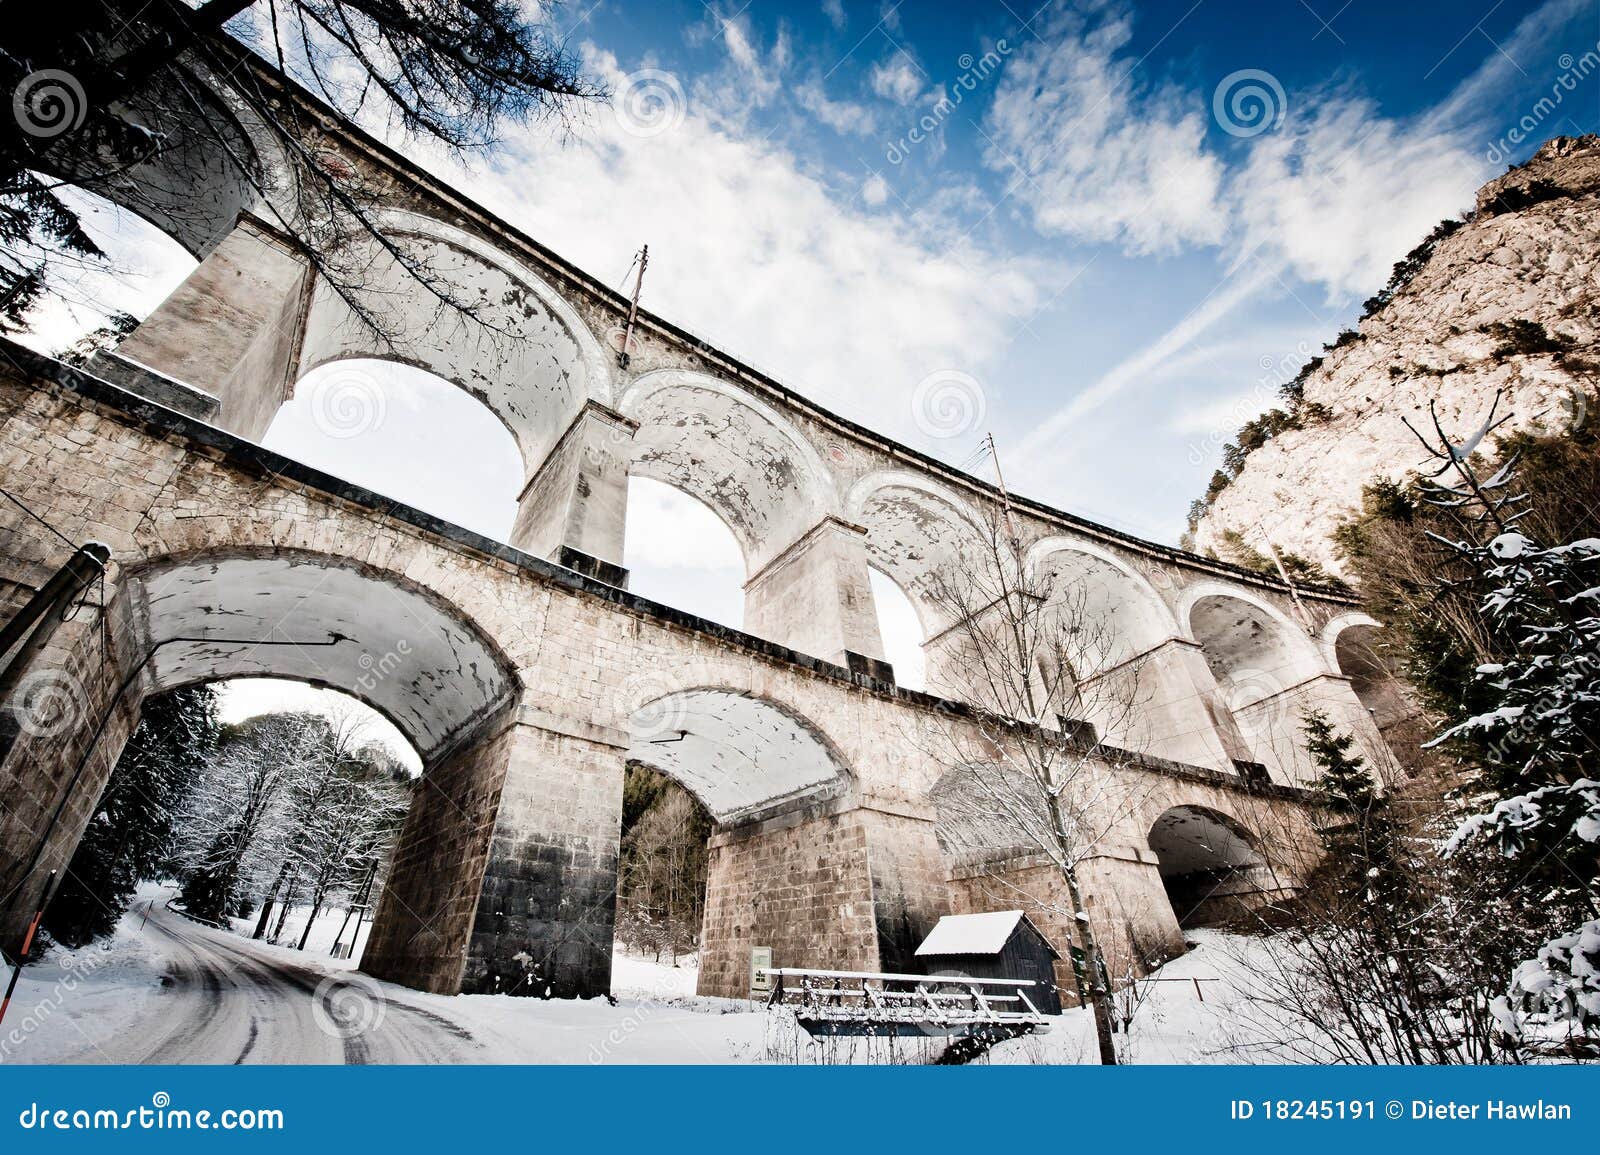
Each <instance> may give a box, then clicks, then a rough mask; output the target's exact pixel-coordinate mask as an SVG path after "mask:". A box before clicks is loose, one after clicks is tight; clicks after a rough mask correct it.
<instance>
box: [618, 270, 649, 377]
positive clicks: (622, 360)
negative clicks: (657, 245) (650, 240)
mask: <svg viewBox="0 0 1600 1155" xmlns="http://www.w3.org/2000/svg"><path fill="white" fill-rule="evenodd" d="M633 263H634V264H636V265H638V266H639V275H638V277H637V278H635V279H634V282H633V300H632V302H631V303H630V304H629V305H628V327H627V329H625V330H624V331H623V334H622V348H621V349H619V350H617V364H618V365H621V366H622V367H623V368H624V369H626V368H627V367H628V361H629V360H630V359H631V358H630V356H629V354H628V346H629V345H631V344H633V326H634V323H635V322H636V321H638V319H639V291H640V290H641V289H643V288H644V270H645V267H646V266H647V265H649V264H650V246H649V245H645V246H644V247H643V248H642V249H640V250H639V255H638V256H636V257H634V258H633Z"/></svg>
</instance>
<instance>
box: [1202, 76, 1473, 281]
mask: <svg viewBox="0 0 1600 1155" xmlns="http://www.w3.org/2000/svg"><path fill="white" fill-rule="evenodd" d="M1489 175H1490V172H1489V169H1488V165H1487V163H1486V162H1485V161H1483V160H1482V159H1481V158H1480V157H1477V156H1475V155H1474V154H1473V153H1472V151H1471V150H1470V149H1469V148H1468V147H1467V146H1466V145H1465V144H1464V143H1463V141H1462V140H1461V138H1460V136H1459V135H1456V134H1453V133H1449V132H1445V131H1441V130H1438V129H1436V128H1433V127H1432V126H1431V125H1428V124H1422V125H1416V126H1413V125H1408V124H1405V123H1401V122H1397V121H1394V120H1386V119H1384V118H1383V117H1382V116H1380V115H1379V114H1378V110H1377V108H1376V106H1375V105H1373V104H1372V103H1371V102H1370V101H1367V100H1361V99H1355V98H1342V97H1333V98H1329V99H1326V100H1323V101H1321V102H1314V101H1313V102H1307V103H1306V104H1305V105H1304V106H1303V107H1302V108H1298V109H1296V108H1291V110H1290V114H1289V116H1288V117H1287V118H1286V120H1285V123H1284V125H1283V127H1282V128H1280V129H1279V130H1278V131H1276V132H1273V133H1270V134H1267V135H1263V136H1261V137H1258V138H1256V139H1255V140H1254V141H1253V142H1252V145H1251V148H1250V152H1249V159H1248V160H1247V161H1246V163H1245V165H1244V167H1243V168H1242V169H1241V170H1240V172H1239V173H1238V175H1237V177H1236V178H1235V179H1234V180H1233V181H1232V183H1231V196H1232V200H1233V204H1234V212H1235V214H1236V218H1237V222H1238V237H1239V242H1238V243H1239V245H1240V246H1241V248H1242V249H1243V250H1244V251H1246V252H1255V253H1258V254H1259V255H1261V256H1263V257H1265V258H1267V259H1269V260H1275V261H1281V262H1282V264H1284V265H1285V266H1287V268H1288V269H1289V270H1290V271H1291V272H1292V273H1293V274H1294V275H1296V276H1298V277H1300V278H1301V279H1303V280H1306V281H1310V282H1312V283H1315V284H1318V285H1321V286H1322V287H1323V288H1324V289H1325V290H1326V292H1327V295H1328V297H1329V299H1330V300H1333V299H1335V298H1338V297H1341V296H1347V295H1366V294H1370V293H1372V292H1373V291H1375V290H1376V289H1378V288H1379V287H1380V286H1382V284H1383V283H1384V281H1385V280H1387V279H1388V275H1389V270H1390V267H1391V266H1392V265H1393V264H1394V262H1395V261H1397V260H1399V259H1400V258H1401V257H1403V256H1404V255H1405V254H1406V253H1407V252H1408V251H1410V249H1411V248H1412V247H1413V246H1415V245H1416V244H1417V242H1418V241H1420V240H1421V239H1422V238H1423V237H1425V236H1427V234H1428V233H1429V231H1431V230H1432V228H1433V226H1434V225H1436V224H1438V223H1439V221H1440V220H1441V219H1443V218H1444V217H1447V216H1451V215H1453V214H1456V213H1459V212H1460V211H1461V210H1462V209H1463V208H1464V207H1468V206H1470V205H1471V203H1472V198H1473V193H1474V192H1475V190H1476V189H1477V187H1478V186H1479V185H1480V184H1482V183H1483V181H1484V180H1486V179H1487V178H1488V177H1489Z"/></svg>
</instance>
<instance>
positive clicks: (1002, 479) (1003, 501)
mask: <svg viewBox="0 0 1600 1155" xmlns="http://www.w3.org/2000/svg"><path fill="white" fill-rule="evenodd" d="M983 439H984V441H985V442H987V443H988V446H989V456H990V457H992V458H994V479H995V481H996V483H997V484H998V485H999V486H1000V508H1001V509H1002V510H1003V511H1004V513H1005V518H1006V532H1007V533H1008V534H1010V535H1011V550H1012V552H1013V553H1015V554H1017V555H1018V556H1019V557H1020V555H1021V553H1022V538H1021V536H1020V535H1019V534H1018V533H1017V523H1016V520H1015V519H1014V518H1013V517H1012V516H1011V493H1010V491H1009V490H1007V489H1006V475H1005V474H1004V473H1002V472H1000V450H999V449H997V448H996V447H995V444H994V434H993V433H986V434H984V436H983Z"/></svg>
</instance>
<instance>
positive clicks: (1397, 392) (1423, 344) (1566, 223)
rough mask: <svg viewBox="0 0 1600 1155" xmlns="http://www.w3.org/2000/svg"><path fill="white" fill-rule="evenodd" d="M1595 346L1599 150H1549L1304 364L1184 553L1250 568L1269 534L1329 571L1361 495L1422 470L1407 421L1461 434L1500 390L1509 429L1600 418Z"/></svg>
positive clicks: (1415, 258)
mask: <svg viewBox="0 0 1600 1155" xmlns="http://www.w3.org/2000/svg"><path fill="white" fill-rule="evenodd" d="M1375 211H1377V207H1376V206H1375ZM1597 338H1600V138H1597V137H1595V136H1585V137H1579V138H1571V137H1558V138H1556V139H1554V140H1551V141H1548V142H1547V143H1546V144H1545V145H1544V146H1543V147H1542V148H1540V149H1539V151H1538V152H1537V153H1536V154H1535V155H1534V156H1533V157H1532V158H1531V159H1530V160H1529V161H1528V162H1527V163H1526V164H1523V165H1521V166H1519V167H1517V168H1514V169H1512V170H1511V171H1510V172H1508V173H1506V174H1505V175H1504V176H1502V177H1500V178H1498V179H1496V180H1494V181H1491V182H1490V183H1489V184H1487V185H1485V186H1484V187H1483V188H1482V189H1481V190H1479V193H1478V199H1477V206H1476V209H1475V210H1474V212H1473V213H1472V214H1470V215H1469V216H1468V218H1467V219H1466V220H1465V221H1463V222H1461V223H1460V224H1459V226H1457V225H1455V223H1454V222H1447V223H1446V224H1445V225H1444V226H1441V228H1440V229H1439V230H1438V231H1436V232H1435V234H1434V235H1433V237H1431V238H1429V240H1428V241H1427V242H1425V243H1424V244H1423V245H1422V246H1421V247H1419V249H1418V250H1417V251H1416V252H1414V253H1413V254H1412V255H1411V257H1409V258H1408V259H1407V261H1404V262H1402V263H1401V264H1400V265H1397V266H1396V274H1395V278H1394V280H1392V281H1391V283H1390V289H1388V290H1385V291H1384V292H1383V293H1380V294H1379V295H1378V297H1376V298H1374V299H1373V300H1372V301H1370V302H1368V315H1367V316H1366V317H1365V319H1363V321H1362V322H1361V324H1360V326H1359V328H1358V329H1357V330H1355V331H1352V332H1348V333H1345V334H1341V335H1340V337H1339V338H1338V339H1337V340H1336V341H1335V342H1334V343H1333V344H1332V345H1331V346H1329V348H1328V349H1326V350H1325V351H1324V355H1323V357H1322V358H1321V359H1320V362H1317V361H1314V362H1313V363H1312V364H1311V366H1310V367H1309V371H1307V372H1305V373H1304V374H1303V375H1302V377H1301V379H1300V380H1299V382H1298V383H1297V384H1296V385H1294V386H1292V387H1291V389H1290V390H1289V392H1290V394H1291V396H1290V397H1288V398H1287V400H1286V405H1285V408H1284V410H1283V411H1282V412H1280V413H1278V414H1275V415H1274V414H1269V415H1268V416H1267V418H1265V419H1263V420H1262V421H1259V422H1255V423H1253V424H1252V426H1247V427H1246V429H1244V430H1242V431H1241V437H1240V439H1239V442H1238V446H1236V447H1232V449H1231V452H1230V465H1231V466H1232V469H1231V470H1230V469H1225V474H1224V476H1222V477H1220V478H1219V479H1216V480H1214V481H1213V484H1212V487H1211V488H1212V492H1211V493H1210V494H1209V495H1208V499H1209V507H1208V508H1206V509H1205V512H1204V514H1203V516H1201V517H1199V519H1198V520H1197V521H1195V522H1194V523H1193V545H1194V548H1195V549H1197V550H1199V551H1200V552H1212V553H1215V554H1216V555H1217V556H1219V557H1223V558H1225V559H1227V560H1234V561H1246V563H1247V564H1248V562H1249V560H1250V559H1248V558H1243V557H1240V556H1239V554H1240V551H1241V548H1243V550H1244V551H1245V552H1249V549H1250V547H1252V546H1253V547H1257V548H1259V547H1260V546H1261V545H1262V541H1261V538H1262V534H1263V528H1262V527H1265V532H1266V533H1267V534H1268V535H1270V537H1271V539H1272V544H1273V545H1274V546H1275V547H1276V548H1277V549H1278V550H1279V551H1288V552H1292V553H1294V554H1298V555H1300V556H1301V557H1303V558H1305V559H1307V560H1308V561H1311V562H1314V563H1316V564H1317V565H1319V566H1321V567H1322V568H1323V569H1325V570H1326V571H1327V572H1329V573H1331V574H1338V573H1339V572H1340V568H1341V567H1340V561H1339V558H1338V557H1337V556H1336V554H1335V552H1334V550H1333V547H1332V545H1331V543H1330V540H1329V535H1330V534H1331V533H1332V531H1333V529H1334V528H1335V526H1337V525H1338V524H1339V523H1340V522H1341V521H1342V520H1344V519H1345V518H1346V517H1348V516H1349V515H1350V514H1351V513H1352V512H1353V511H1354V510H1356V509H1357V508H1358V507H1359V505H1360V501H1361V490H1362V487H1363V486H1365V485H1366V484H1368V483H1369V482H1370V481H1371V480H1372V479H1374V478H1376V477H1380V476H1382V477H1388V478H1391V479H1395V480H1398V479H1400V478H1402V477H1403V476H1405V475H1406V474H1407V473H1408V472H1411V471H1413V470H1415V469H1416V467H1417V466H1418V464H1419V463H1420V462H1421V460H1422V458H1423V454H1422V451H1421V447H1420V446H1419V445H1418V443H1417V441H1416V439H1415V438H1414V437H1413V436H1412V435H1411V433H1410V432H1408V431H1407V429H1406V427H1405V425H1404V424H1403V423H1402V418H1409V419H1410V420H1411V421H1412V423H1413V424H1417V423H1418V422H1421V423H1422V424H1421V425H1420V426H1419V427H1421V428H1427V427H1428V421H1429V419H1428V412H1427V410H1428V404H1429V402H1433V403H1434V406H1435V409H1436V411H1437V413H1438V415H1439V418H1440V422H1441V424H1442V425H1443V427H1444V429H1445V431H1446V432H1447V433H1450V434H1452V435H1457V436H1459V435H1461V434H1464V433H1465V432H1467V431H1469V430H1470V429H1472V428H1475V427H1476V426H1477V425H1478V424H1480V422H1481V420H1482V418H1483V415H1484V414H1485V413H1486V412H1487V410H1488V407H1489V405H1490V403H1491V401H1492V400H1493V398H1494V394H1495V390H1497V389H1498V390H1501V391H1502V392H1503V394H1504V400H1503V401H1502V402H1501V412H1502V413H1504V412H1506V411H1508V410H1509V411H1510V412H1512V413H1514V414H1515V417H1514V419H1513V420H1512V421H1511V422H1510V423H1508V424H1507V426H1506V427H1505V431H1509V430H1512V429H1519V428H1528V427H1539V428H1542V429H1545V430H1557V429H1563V428H1568V429H1570V428H1571V427H1572V426H1573V425H1574V423H1576V422H1581V421H1585V420H1600V412H1596V411H1595V408H1594V396H1595V391H1596V388H1597V384H1600V348H1597ZM1295 394H1297V395H1295ZM1228 472H1233V473H1234V476H1233V479H1232V481H1231V482H1229V481H1228V480H1227V477H1226V473H1228ZM1196 508H1197V511H1198V510H1199V508H1200V506H1199V504H1198V503H1197V507H1196ZM1241 539H1242V541H1243V543H1246V544H1245V545H1243V546H1242V547H1241Z"/></svg>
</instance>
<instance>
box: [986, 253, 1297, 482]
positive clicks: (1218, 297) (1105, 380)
mask: <svg viewBox="0 0 1600 1155" xmlns="http://www.w3.org/2000/svg"><path fill="white" fill-rule="evenodd" d="M1272 280H1273V273H1272V269H1271V268H1269V267H1267V266H1265V265H1262V264H1260V263H1256V262H1253V263H1251V264H1250V265H1249V266H1248V267H1246V268H1243V269H1240V270H1238V271H1236V272H1235V273H1234V274H1233V275H1232V276H1230V277H1227V278H1224V280H1222V281H1221V282H1220V283H1219V284H1218V285H1217V286H1216V287H1215V288H1214V289H1213V290H1212V291H1211V292H1210V293H1209V294H1208V295H1207V296H1206V297H1205V298H1204V299H1202V300H1201V301H1200V302H1199V303H1198V304H1196V305H1195V306H1194V308H1192V309H1190V310H1189V312H1188V313H1187V314H1186V315H1185V316H1184V317H1183V318H1182V319H1181V320H1180V321H1178V323H1177V324H1175V325H1173V326H1171V327H1170V328H1168V329H1167V331H1166V332H1164V333H1162V334H1161V335H1160V336H1159V337H1157V338H1156V339H1155V340H1154V341H1152V342H1151V343H1150V344H1148V345H1146V346H1145V347H1144V348H1142V349H1139V350H1137V351H1135V352H1134V353H1133V354H1131V355H1130V356H1128V357H1126V358H1124V359H1123V360H1122V361H1121V362H1119V363H1118V364H1117V365H1116V366H1114V367H1113V368H1112V369H1111V370H1110V371H1109V372H1107V373H1104V374H1102V375H1101V376H1100V377H1099V378H1097V379H1096V380H1095V381H1093V382H1091V383H1090V384H1089V385H1088V386H1087V387H1085V388H1083V389H1081V390H1079V391H1078V392H1077V393H1076V394H1075V395H1074V396H1073V398H1072V400H1071V401H1069V402H1068V403H1067V404H1066V405H1065V406H1063V407H1062V408H1060V409H1058V410H1056V411H1055V412H1054V413H1052V414H1051V415H1050V416H1049V418H1048V419H1046V420H1045V421H1044V422H1043V423H1042V424H1041V425H1039V426H1038V427H1037V428H1036V429H1034V431H1033V432H1032V433H1030V434H1029V435H1028V436H1027V437H1026V438H1024V439H1023V441H1022V444H1021V445H1020V446H1019V447H1018V448H1019V456H1020V457H1021V458H1022V459H1023V464H1024V467H1025V468H1026V469H1028V471H1029V472H1030V473H1031V474H1033V475H1035V476H1039V475H1040V474H1041V472H1042V471H1043V470H1044V469H1046V468H1048V466H1049V463H1050V462H1052V461H1059V455H1058V454H1057V453H1055V452H1054V451H1055V449H1056V448H1057V446H1056V443H1057V442H1058V441H1059V439H1060V438H1062V437H1063V436H1065V435H1066V434H1067V433H1068V432H1069V431H1070V430H1071V429H1072V428H1073V426H1075V425H1077V424H1078V423H1079V422H1080V421H1081V420H1082V419H1083V418H1084V417H1086V416H1087V415H1088V414H1090V413H1092V412H1094V411H1095V410H1096V409H1099V408H1100V407H1101V406H1103V405H1105V404H1106V402H1108V401H1110V400H1111V399H1112V398H1113V397H1115V396H1117V395H1118V394H1119V393H1121V392H1122V391H1123V390H1125V389H1127V388H1129V387H1130V386H1135V385H1140V384H1144V383H1146V382H1147V381H1148V380H1149V379H1150V378H1152V377H1153V376H1156V375H1158V374H1160V373H1161V371H1162V369H1163V366H1165V365H1166V364H1167V362H1168V361H1170V360H1171V359H1172V358H1173V357H1175V356H1176V355H1177V354H1178V353H1179V352H1181V351H1182V350H1184V349H1185V348H1187V347H1188V346H1189V345H1190V344H1191V343H1192V342H1193V341H1195V340H1196V339H1197V338H1198V337H1199V336H1200V335H1201V334H1203V333H1205V332H1208V331H1209V330H1210V329H1211V328H1212V327H1213V326H1215V325H1217V324H1218V323H1220V322H1221V321H1222V320H1223V319H1225V318H1226V317H1228V316H1229V315H1230V314H1232V313H1233V312H1234V310H1236V309H1237V308H1238V307H1239V306H1240V305H1242V304H1244V303H1245V302H1246V301H1248V300H1250V299H1251V298H1252V297H1254V296H1255V295H1256V294H1257V293H1259V292H1260V291H1261V290H1262V289H1264V288H1265V287H1266V286H1267V285H1268V284H1270V283H1271V282H1272ZM1052 488H1053V486H1052Z"/></svg>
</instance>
